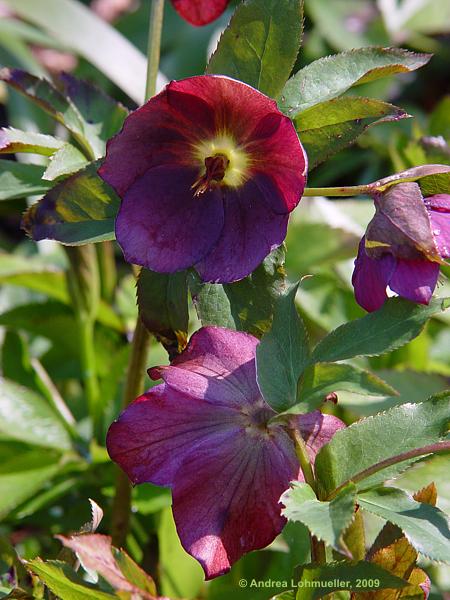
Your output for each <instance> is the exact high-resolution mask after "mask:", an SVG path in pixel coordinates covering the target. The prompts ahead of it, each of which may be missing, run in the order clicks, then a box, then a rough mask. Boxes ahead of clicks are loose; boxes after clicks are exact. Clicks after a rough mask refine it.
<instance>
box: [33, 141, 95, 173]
mask: <svg viewBox="0 0 450 600" xmlns="http://www.w3.org/2000/svg"><path fill="white" fill-rule="evenodd" d="M87 162H88V161H87V160H86V158H85V156H84V155H83V154H82V153H81V152H80V151H79V150H78V149H77V148H75V146H72V144H65V145H64V146H63V147H62V148H60V149H59V150H58V151H57V152H55V154H54V155H53V156H52V157H51V159H50V162H49V164H48V167H47V168H46V169H45V172H44V174H43V176H42V178H43V179H45V180H48V181H53V180H54V179H57V178H58V177H62V176H63V175H72V173H76V172H77V171H79V170H80V169H81V168H82V167H84V166H85V165H86V164H87Z"/></svg>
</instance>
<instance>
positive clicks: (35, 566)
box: [26, 558, 117, 600]
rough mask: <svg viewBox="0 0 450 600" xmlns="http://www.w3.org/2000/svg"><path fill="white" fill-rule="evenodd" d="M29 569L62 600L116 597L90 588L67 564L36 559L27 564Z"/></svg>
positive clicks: (102, 599)
mask: <svg viewBox="0 0 450 600" xmlns="http://www.w3.org/2000/svg"><path fill="white" fill-rule="evenodd" d="M26 567H27V569H29V570H30V571H32V572H33V573H35V574H36V575H37V576H38V577H39V579H40V580H41V581H42V582H43V583H45V585H46V586H47V587H48V588H49V589H50V590H51V591H52V592H53V593H54V594H56V595H57V596H58V598H60V599H61V600H86V599H89V598H91V599H92V600H113V599H114V598H117V597H116V596H115V595H112V594H107V593H105V592H102V591H100V590H99V589H97V588H94V587H93V586H89V585H88V584H87V583H86V582H85V581H83V579H81V577H80V576H79V575H77V573H75V571H74V570H73V569H72V568H71V567H70V566H69V565H68V564H66V563H64V562H60V561H56V560H49V561H46V562H44V561H43V560H41V559H40V558H35V559H34V560H31V561H29V562H27V563H26Z"/></svg>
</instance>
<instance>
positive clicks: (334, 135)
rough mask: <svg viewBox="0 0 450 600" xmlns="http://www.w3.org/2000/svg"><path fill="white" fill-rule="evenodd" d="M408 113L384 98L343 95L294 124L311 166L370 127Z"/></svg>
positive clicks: (314, 107) (301, 116)
mask: <svg viewBox="0 0 450 600" xmlns="http://www.w3.org/2000/svg"><path fill="white" fill-rule="evenodd" d="M408 116H409V115H408V114H407V113H406V112H405V111H404V110H402V109H401V108H398V107H397V106H393V105H392V104H388V103H386V102H382V101H381V100H374V99H371V98H356V97H351V98H349V97H344V98H335V99H333V100H328V101H327V102H322V103H320V104H317V105H315V106H313V107H311V108H309V109H307V110H305V111H304V112H302V113H300V114H299V115H298V116H297V117H296V118H295V120H294V124H295V128H296V130H297V132H298V134H299V136H300V139H301V141H302V144H303V145H304V147H305V150H306V153H307V155H308V166H309V168H310V169H312V168H314V167H315V166H317V165H318V164H319V163H321V162H323V161H324V160H326V159H327V158H329V157H330V156H333V154H336V153H337V152H339V151H340V150H343V149H344V148H346V147H347V146H349V145H350V144H353V142H355V140H356V139H357V138H358V137H359V136H360V135H361V134H362V133H363V132H364V131H365V130H366V129H367V128H368V127H370V126H372V125H376V124H378V123H386V122H388V121H398V120H400V119H404V118H406V117H408Z"/></svg>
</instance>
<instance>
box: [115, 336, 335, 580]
mask: <svg viewBox="0 0 450 600" xmlns="http://www.w3.org/2000/svg"><path fill="white" fill-rule="evenodd" d="M257 345H258V340H257V339H256V338H254V337H253V336H251V335H248V334H246V333H240V332H235V331H230V330H228V329H222V328H219V327H205V328H203V329H200V331H198V332H197V333H196V334H194V335H193V336H192V338H191V340H190V343H189V345H188V347H187V348H186V350H185V351H184V352H183V353H182V354H181V355H180V356H179V357H177V358H176V359H175V360H174V361H173V362H172V364H171V365H170V366H168V367H157V368H154V369H150V371H149V374H150V376H151V377H152V378H153V379H159V378H162V379H163V380H164V383H163V384H161V385H158V386H156V387H154V388H152V389H151V390H150V391H149V392H147V393H146V394H144V395H143V396H141V397H140V398H138V399H137V400H136V401H135V402H134V403H133V404H131V405H130V406H129V407H128V408H127V409H126V410H125V411H124V412H123V413H122V414H121V415H120V417H119V419H118V421H116V422H114V423H113V424H112V425H111V427H110V429H109V432H108V436H107V447H108V452H109V454H110V456H111V458H112V459H113V460H114V461H115V462H117V463H118V464H119V465H120V466H121V467H122V469H123V470H124V471H125V472H126V473H127V475H128V476H129V478H130V479H131V481H132V482H133V483H142V482H151V483H154V484H156V485H162V486H169V487H170V488H172V496H173V514H174V518H175V522H176V526H177V530H178V534H179V536H180V540H181V543H182V544H183V546H184V548H185V549H186V551H187V552H189V553H190V554H191V555H192V556H194V557H195V558H196V559H197V560H198V561H199V562H200V563H201V565H202V566H203V569H204V571H205V575H206V578H207V579H211V578H213V577H216V576H218V575H221V574H223V573H226V572H227V571H228V570H229V569H230V568H231V565H232V564H233V563H234V562H235V561H236V560H238V559H239V558H240V557H241V556H242V555H243V554H245V553H247V552H250V551H251V550H256V549H258V548H263V547H265V546H267V545H268V544H270V543H271V542H272V540H273V539H274V538H275V537H276V536H277V535H278V534H279V533H280V531H281V530H282V528H283V526H284V524H285V518H284V517H282V516H281V505H280V503H279V499H280V496H281V494H282V493H283V492H284V491H285V490H287V489H288V487H289V482H290V481H291V480H294V479H299V480H301V481H303V474H302V472H301V471H300V467H299V464H298V461H297V458H296V454H295V448H294V443H293V442H292V440H291V437H290V435H289V433H288V431H287V430H286V428H285V427H284V426H283V425H281V424H280V423H270V422H269V420H270V419H271V417H273V416H274V415H275V413H274V411H273V410H272V409H271V408H270V407H269V406H268V404H266V402H265V401H264V400H263V399H262V397H261V393H260V391H259V389H258V386H257V383H256V367H255V349H256V346H257ZM343 426H344V424H343V423H342V422H341V421H340V420H339V419H337V418H335V417H332V416H329V415H323V414H322V413H321V412H319V411H316V412H313V413H310V414H307V415H302V416H297V417H292V419H291V422H290V427H291V428H297V429H298V431H299V432H300V433H301V435H302V436H303V438H304V440H305V442H306V445H307V448H308V451H309V453H310V458H311V460H312V461H314V459H315V456H316V454H317V452H318V450H319V449H320V448H321V447H322V446H323V444H325V443H327V442H328V441H329V440H330V439H331V438H332V436H333V435H334V433H335V432H336V431H337V430H338V429H341V428H342V427H343Z"/></svg>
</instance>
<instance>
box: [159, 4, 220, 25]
mask: <svg viewBox="0 0 450 600" xmlns="http://www.w3.org/2000/svg"><path fill="white" fill-rule="evenodd" d="M229 1H230V0H171V2H172V4H173V7H174V8H175V10H176V11H177V13H178V14H179V15H180V17H183V19H185V20H186V21H187V22H188V23H191V25H197V26H198V25H208V23H211V22H212V21H215V20H216V19H218V18H219V17H220V15H221V14H222V13H223V12H224V10H225V9H226V7H227V6H228V3H229Z"/></svg>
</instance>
